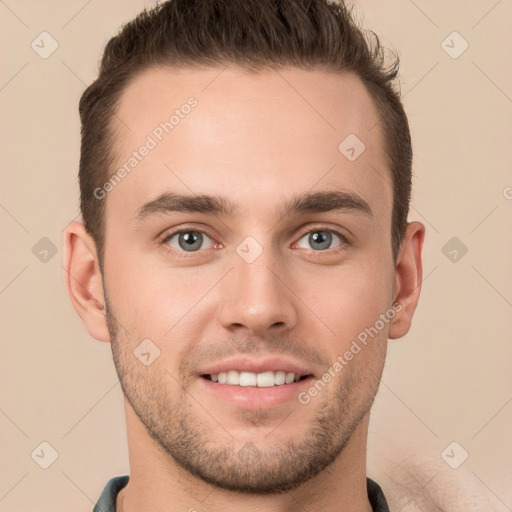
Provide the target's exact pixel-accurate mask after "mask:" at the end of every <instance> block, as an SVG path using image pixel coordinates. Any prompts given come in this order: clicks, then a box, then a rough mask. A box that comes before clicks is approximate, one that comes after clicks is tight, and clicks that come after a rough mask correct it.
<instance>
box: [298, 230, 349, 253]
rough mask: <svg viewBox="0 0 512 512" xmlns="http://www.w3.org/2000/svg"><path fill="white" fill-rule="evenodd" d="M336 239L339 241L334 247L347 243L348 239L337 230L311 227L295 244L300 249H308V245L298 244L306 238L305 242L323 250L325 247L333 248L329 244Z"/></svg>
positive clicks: (317, 249) (318, 249)
mask: <svg viewBox="0 0 512 512" xmlns="http://www.w3.org/2000/svg"><path fill="white" fill-rule="evenodd" d="M336 238H337V239H338V240H339V241H340V243H339V245H338V246H337V247H334V249H336V248H341V247H343V246H344V245H346V244H347V243H348V240H347V238H346V237H345V236H343V235H342V234H341V233H338V232H337V231H333V230H332V229H322V228H318V229H313V230H311V231H308V232H307V233H306V234H305V235H304V236H302V237H301V238H300V240H299V241H298V242H297V244H296V245H298V246H299V247H300V248H301V249H309V248H310V247H303V246H301V245H300V243H301V241H302V240H304V239H305V240H306V243H308V244H310V246H311V247H312V248H313V249H315V250H316V251H324V250H326V249H333V247H331V244H332V242H333V239H336Z"/></svg>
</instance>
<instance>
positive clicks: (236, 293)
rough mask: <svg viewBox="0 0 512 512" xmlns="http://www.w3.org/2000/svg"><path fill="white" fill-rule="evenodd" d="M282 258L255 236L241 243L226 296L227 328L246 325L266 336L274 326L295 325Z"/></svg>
mask: <svg viewBox="0 0 512 512" xmlns="http://www.w3.org/2000/svg"><path fill="white" fill-rule="evenodd" d="M278 258H279V255H276V254H275V253H274V251H273V250H272V248H271V245H270V244H268V245H266V247H265V248H264V247H263V246H262V245H260V244H259V243H257V242H256V241H255V240H254V239H251V237H248V238H247V239H245V240H244V241H243V242H242V243H240V244H239V246H238V247H237V249H236V253H235V254H234V255H233V265H234V268H233V271H232V272H230V276H229V278H228V279H227V280H226V283H225V288H224V290H223V293H222V299H221V301H222V303H221V306H220V312H219V314H220V321H221V323H222V324H223V325H224V327H225V328H232V327H233V326H236V327H240V326H245V327H246V328H248V329H250V330H251V331H253V332H254V333H259V334H264V333H265V331H266V330H268V329H270V328H271V327H272V328H273V329H275V328H277V327H280V328H281V329H286V328H290V327H292V326H293V325H294V324H295V322H296V311H295V305H294V303H293V294H291V292H290V290H289V289H288V287H287V286H286V284H285V282H286V277H285V276H284V275H280V274H282V272H279V270H278V269H282V268H283V265H281V262H280V261H279V260H278ZM283 281H284V282H283Z"/></svg>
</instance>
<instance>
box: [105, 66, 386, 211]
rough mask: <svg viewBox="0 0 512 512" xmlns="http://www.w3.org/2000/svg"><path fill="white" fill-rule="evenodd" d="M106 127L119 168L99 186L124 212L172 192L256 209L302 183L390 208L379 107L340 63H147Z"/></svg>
mask: <svg viewBox="0 0 512 512" xmlns="http://www.w3.org/2000/svg"><path fill="white" fill-rule="evenodd" d="M115 133H116V137H115V147H116V155H115V157H116V168H115V169H113V171H114V172H115V171H116V169H118V168H120V167H121V166H124V168H125V169H126V170H127V171H128V173H123V174H127V176H126V177H125V178H123V180H122V182H120V183H119V185H117V186H116V187H115V189H114V190H112V192H110V193H109V198H108V199H109V200H108V201H107V211H108V210H113V209H116V208H117V209H121V210H123V213H124V214H125V215H129V216H133V215H134V212H135V211H136V210H137V209H138V208H140V206H141V205H142V204H143V203H144V202H146V201H148V200H151V199H155V198H156V197H158V196H159V195H160V194H162V193H163V192H169V191H174V192H180V193H189V194H192V193H196V194H199V193H205V194H215V195H224V196H226V197H230V198H231V201H232V202H234V203H237V204H240V205H241V210H240V211H241V215H242V216H243V215H244V214H247V215H252V214H253V213H254V211H257V212H259V214H260V216H261V217H262V218H263V217H264V212H266V211H268V212H270V211H272V210H273V209H274V207H277V206H278V203H279V202H282V201H283V199H286V198H289V197H292V196H296V195H297V194H300V193H303V192H304V191H306V190H312V191H315V190H317V189H318V190H319V189H322V190H330V189H332V190H335V189H343V190H348V191H353V192H355V193H357V194H359V195H360V196H361V197H363V198H364V199H365V200H366V201H367V202H368V203H370V204H372V209H373V210H374V213H375V214H376V215H377V216H378V215H380V216H382V217H383V218H384V219H387V218H390V211H391V202H392V187H391V178H390V173H389V170H388V168H387V163H386V162H387V160H386V157H385V152H384V142H383V137H382V131H381V126H380V123H379V115H378V113H377V110H376V108H375V106H374V103H373V100H372V98H371V96H370V94H369V93H368V91H367V90H366V88H365V87H364V85H363V83H362V82H361V80H360V79H359V78H358V77H356V76H355V75H353V74H351V73H341V74H334V73H330V72H326V71H322V70H302V69H298V68H283V69H280V70H273V69H267V70H264V71H259V72H257V73H252V72H248V71H246V70H243V69H241V68H238V67H236V66H234V65H230V66H227V67H211V68H202V67H196V68H181V69H175V68H168V67H160V68H150V69H148V70H145V71H144V72H143V73H141V74H139V75H138V76H137V77H136V78H135V79H134V80H133V81H132V82H131V83H130V84H129V85H128V87H126V89H125V90H124V91H123V94H122V95H121V97H120V100H119V104H118V110H117V121H116V130H115ZM143 146H147V147H148V148H150V150H148V151H139V150H140V149H141V148H142V147H143ZM361 151H362V152H361ZM142 152H143V153H145V155H144V156H142V157H141V155H140V153H142ZM134 153H137V155H136V156H134ZM359 153H360V155H359V156H358V154H359ZM354 155H355V156H356V157H357V158H355V159H354ZM130 161H131V164H133V165H127V164H129V163H130Z"/></svg>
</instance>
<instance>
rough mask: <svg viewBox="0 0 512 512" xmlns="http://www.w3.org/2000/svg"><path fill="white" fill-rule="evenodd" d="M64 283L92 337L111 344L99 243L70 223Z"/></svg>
mask: <svg viewBox="0 0 512 512" xmlns="http://www.w3.org/2000/svg"><path fill="white" fill-rule="evenodd" d="M63 245H64V260H63V266H64V271H65V272H64V280H65V282H66V287H67V290H68V294H69V297H70V299H71V303H72V304H73V307H74V308H75V311H76V312H77V313H78V315H79V316H80V318H81V319H82V322H83V323H84V325H85V327H86V328H87V330H88V331H89V334H90V335H91V336H92V337H93V338H95V339H97V340H99V341H107V342H109V341H110V334H109V331H108V326H107V321H106V316H105V309H104V304H105V299H104V296H103V278H102V275H101V272H100V269H99V264H98V258H97V253H96V244H95V243H94V240H93V239H92V237H91V236H90V235H89V233H87V231H86V230H85V227H84V225H83V224H82V223H80V222H71V223H70V224H69V225H68V226H67V227H66V230H65V233H64V244H63Z"/></svg>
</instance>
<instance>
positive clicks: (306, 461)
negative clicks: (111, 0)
mask: <svg viewBox="0 0 512 512" xmlns="http://www.w3.org/2000/svg"><path fill="white" fill-rule="evenodd" d="M222 69H223V68H215V69H214V68H211V69H199V68H198V69H193V70H192V69H190V70H186V71H185V70H181V71H177V70H171V69H158V70H156V69H150V70H147V71H146V72H144V73H143V74H141V75H140V76H138V77H137V79H136V80H135V81H134V82H133V83H131V84H130V85H129V86H128V88H127V89H126V90H125V91H124V93H123V95H122V97H121V101H120V105H119V110H118V117H119V119H120V120H122V123H121V122H119V123H117V135H116V158H117V162H116V167H115V169H118V168H119V167H121V166H122V165H124V164H125V163H126V162H127V161H128V160H129V158H130V157H131V156H133V155H132V152H133V151H138V150H139V148H140V147H141V146H142V145H147V146H148V147H150V149H149V151H148V152H147V155H146V156H144V157H143V158H142V157H141V155H140V154H139V158H140V161H139V160H137V164H136V166H133V169H132V170H131V172H130V173H129V174H128V175H127V176H126V177H124V178H123V179H122V180H121V182H120V183H118V184H117V185H116V186H115V187H113V190H111V191H110V192H109V193H108V196H107V198H106V199H104V200H106V219H107V220H106V245H105V259H104V287H105V291H106V294H107V299H108V301H107V306H108V319H109V329H110V333H111V342H112V350H113V354H114V360H115V364H116V368H117V371H118V373H119V376H120V379H121V383H122V387H123V390H124V393H125V395H126V397H127V399H128V401H129V403H130V406H131V407H132V408H133V411H134V412H135V414H136V415H137V417H138V418H139V419H140V421H141V422H142V423H143V424H144V425H145V426H146V428H147V431H148V433H149V434H150V435H151V437H152V438H153V439H154V440H155V441H156V443H157V446H159V447H160V448H162V449H163V450H165V451H166V452H167V453H168V454H170V455H171V456H172V458H173V460H175V461H176V462H177V463H178V464H180V465H181V466H182V467H184V468H186V469H188V470H189V471H190V472H192V473H193V474H195V475H196V476H199V477H200V478H202V479H204V480H206V481H209V482H212V483H214V484H216V485H218V486H220V487H223V488H229V489H234V490H245V491H252V492H276V491H279V490H284V489H291V488H294V487H296V486H297V485H299V484H300V483H302V482H304V481H306V480H307V479H309V478H311V477H312V476H314V475H317V474H318V473H319V472H320V471H321V470H322V469H324V468H325V467H326V466H328V465H329V464H330V463H331V462H333V461H334V460H335V458H336V456H337V455H338V454H339V453H340V452H341V450H342V449H343V448H344V447H345V445H346V443H347V441H348V440H349V439H350V436H351V435H352V433H353V432H354V430H355V429H356V427H357V426H358V425H359V424H360V422H361V420H362V419H363V418H366V419H367V413H368V411H369V409H370V406H371V404H372V401H373V399H374V396H375V394H376V392H377V388H378V383H379V380H380V376H381V372H382V368H383V364H384V359H385V354H386V345H387V334H388V330H389V324H388V323H387V322H382V321H381V322H380V323H377V325H378V327H379V328H377V329H375V325H376V322H377V321H378V320H379V318H381V317H380V315H381V314H385V313H386V312H387V311H389V310H390V308H391V305H392V300H393V283H394V264H393V261H392V254H391V236H390V233H391V210H392V187H391V184H390V183H391V178H390V174H389V170H388V169H387V166H386V163H385V162H386V159H385V154H384V143H383V136H382V133H381V128H380V124H379V123H378V114H377V112H376V109H375V107H374V105H373V103H372V101H371V98H370V96H369V94H368V92H367V91H366V89H365V88H364V86H363V85H362V83H361V82H360V81H359V79H357V78H356V77H355V76H353V75H351V74H343V75H339V74H338V75H334V74H329V73H325V72H321V71H302V70H298V69H292V68H289V69H286V70H280V71H279V72H276V71H272V70H268V71H264V72H261V73H258V74H252V75H251V74H249V73H246V72H243V71H241V70H239V69H237V68H235V67H234V66H230V67H228V68H227V69H225V70H224V71H222ZM221 71H222V72H221ZM190 97H193V98H195V101H197V104H195V106H193V107H191V108H181V107H182V105H184V104H186V103H187V99H188V98H190ZM192 103H193V102H192ZM175 109H178V110H179V111H180V112H179V115H178V114H177V115H178V117H179V121H178V122H176V119H174V123H176V124H175V126H174V127H173V128H172V130H169V128H168V127H167V128H168V131H169V133H166V132H165V131H162V127H161V126H160V123H163V122H165V121H168V120H169V118H170V116H171V115H172V114H173V113H174V110H175ZM159 126H160V130H158V127H159ZM350 134H354V135H356V136H357V137H358V138H359V139H360V141H362V142H363V143H364V145H365V149H364V151H363V152H362V153H361V154H360V155H359V156H358V157H357V158H356V159H354V158H353V157H354V155H355V156H357V154H358V152H360V150H361V148H362V146H360V145H358V144H359V143H357V141H356V142H354V141H355V140H356V139H354V138H353V136H351V137H352V138H351V139H348V142H347V143H346V145H347V144H348V147H345V146H343V145H342V149H343V152H342V151H340V149H339V148H338V147H339V145H340V143H341V142H342V141H344V139H345V138H346V137H347V136H349V135H350ZM148 136H150V138H151V139H152V140H153V142H154V144H153V143H152V142H150V141H149V139H148ZM160 139H161V140H160ZM352 147H353V148H354V151H352V150H351V149H350V148H352ZM143 152H145V151H143ZM347 156H350V157H351V158H347ZM132 163H133V161H132ZM322 192H324V193H331V196H330V197H331V199H332V197H333V196H332V193H341V194H343V193H344V194H351V195H352V196H353V198H355V200H359V202H360V203H363V202H364V203H366V204H367V205H368V206H369V208H370V210H369V211H365V210H364V208H363V206H361V205H359V206H358V205H357V204H355V202H352V203H347V202H345V203H342V202H340V205H341V206H342V207H341V208H340V209H337V210H332V209H328V210H327V211H320V210H322V208H318V205H319V202H318V201H317V202H316V203H314V204H316V206H317V208H315V207H311V205H310V208H309V209H305V210H304V209H302V210H299V211H293V210H292V211H290V212H289V213H288V214H287V215H285V214H284V212H283V208H284V207H285V206H286V205H289V204H290V203H291V201H293V200H294V199H295V198H296V197H298V196H304V195H306V194H316V193H322ZM163 194H179V195H186V196H196V195H208V196H215V197H222V198H223V199H224V200H225V202H226V203H227V202H229V203H233V205H234V206H235V208H236V209H237V213H236V215H234V216H230V215H228V214H227V213H228V212H225V213H223V214H215V213H208V212H205V211H173V210H172V208H171V206H172V204H171V201H164V200H161V201H159V202H157V203H153V205H152V206H146V207H145V208H144V205H146V204H147V203H150V202H152V201H155V200H156V199H158V198H160V197H161V196H162V195H163ZM361 200H362V201H361ZM364 203H363V205H364ZM314 204H313V206H314ZM343 204H344V205H345V206H344V207H343ZM324 209H325V208H324ZM178 231H182V234H181V235H180V234H179V233H177V232H178ZM176 233H177V234H176ZM382 324H384V326H383V327H381V325H382ZM370 327H374V330H373V331H372V334H373V336H367V343H366V344H363V343H361V342H360V341H359V342H358V346H359V347H360V350H359V351H358V352H357V353H355V354H354V355H353V358H351V360H349V361H347V358H346V357H345V358H344V356H343V355H344V354H345V353H346V352H347V351H350V349H351V347H352V348H353V347H354V345H353V341H354V340H357V337H358V335H360V333H362V332H364V331H365V328H366V329H368V328H370ZM375 331H378V332H377V333H376V334H375V333H374V332H375ZM359 339H361V338H359ZM143 340H151V341H150V342H148V341H145V342H144V344H142V345H141V342H143ZM156 347H157V348H158V350H159V351H160V353H159V355H158V357H156V359H154V360H153V362H151V364H144V362H146V363H147V362H149V361H151V360H152V359H153V358H154V357H155V356H156V355H157V354H158V350H157V348H156ZM355 351H356V350H355V349H353V353H354V352H355ZM141 352H142V353H143V354H142V355H141ZM136 354H137V355H138V356H139V357H137V355H136ZM339 356H340V357H341V359H340V358H339ZM343 359H344V360H345V363H344V364H342V369H341V370H339V366H336V368H338V370H337V371H336V369H333V365H334V364H335V362H336V361H338V362H340V360H343ZM329 369H331V379H330V382H327V383H324V385H323V386H322V385H317V392H316V393H315V392H314V391H313V392H310V391H309V390H310V388H311V387H312V386H314V384H315V382H316V381H317V380H319V379H322V375H323V374H324V373H325V372H328V371H329ZM229 370H233V371H240V370H244V372H248V373H244V374H243V376H242V382H243V383H249V384H251V383H252V384H251V385H250V386H241V385H236V384H229V383H219V382H218V381H217V382H213V381H212V380H210V377H209V375H211V374H214V377H213V378H214V379H215V374H222V373H223V372H227V371H229ZM269 371H274V372H278V371H279V372H283V371H284V372H285V374H286V373H296V374H299V375H300V376H301V377H302V379H301V380H300V381H298V382H294V383H288V384H280V383H279V384H277V385H271V386H269V387H258V386H254V379H256V383H257V382H258V379H259V382H260V384H263V385H265V384H269V382H270V384H272V383H274V382H275V381H269V380H267V379H272V378H273V377H275V375H272V374H269V373H267V372H269ZM254 374H264V375H263V377H262V376H259V377H255V376H254ZM226 378H227V377H226ZM229 378H230V379H231V378H235V379H236V374H234V373H230V374H229ZM277 379H278V382H281V381H282V379H283V374H282V373H280V374H278V376H277ZM279 379H281V381H280V380H279ZM217 380H223V376H222V375H219V376H217ZM235 381H236V380H235ZM235 381H231V380H230V381H229V382H235ZM300 397H302V398H301V399H299V398H300ZM308 397H309V399H308Z"/></svg>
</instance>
